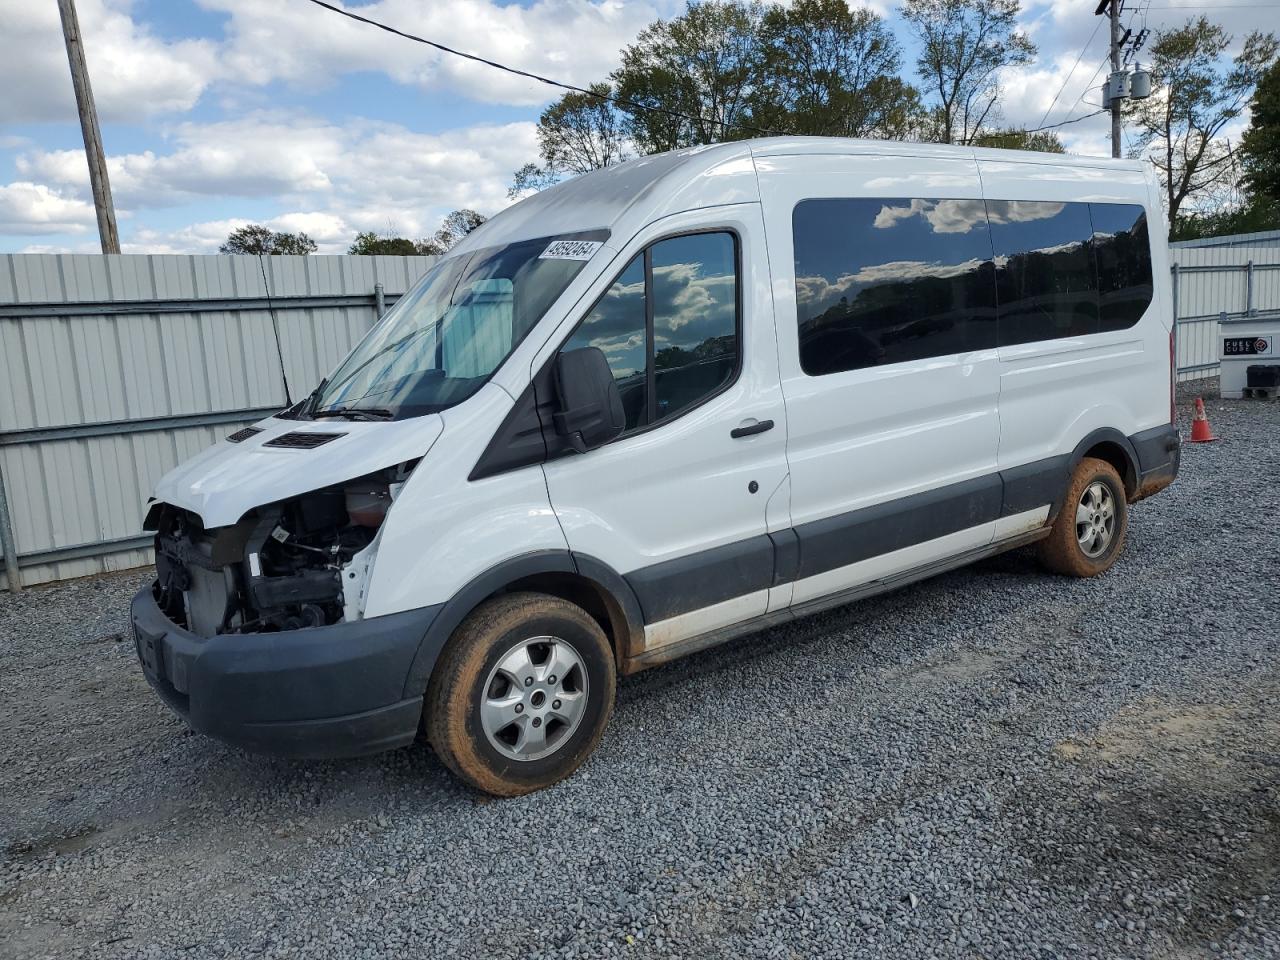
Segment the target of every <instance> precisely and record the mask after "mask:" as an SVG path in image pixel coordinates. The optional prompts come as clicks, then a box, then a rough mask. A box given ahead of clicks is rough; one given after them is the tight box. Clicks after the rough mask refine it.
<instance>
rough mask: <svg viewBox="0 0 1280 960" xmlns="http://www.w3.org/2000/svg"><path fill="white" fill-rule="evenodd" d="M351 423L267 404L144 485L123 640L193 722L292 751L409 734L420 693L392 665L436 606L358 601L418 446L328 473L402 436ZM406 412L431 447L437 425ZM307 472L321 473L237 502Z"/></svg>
mask: <svg viewBox="0 0 1280 960" xmlns="http://www.w3.org/2000/svg"><path fill="white" fill-rule="evenodd" d="M434 419H438V418H434ZM361 426H365V427H366V430H365V436H363V437H352V436H351V435H350V433H348V432H347V431H341V432H335V431H332V430H330V429H329V428H327V427H326V428H325V429H324V430H323V431H321V430H318V429H313V430H308V429H299V425H298V424H291V423H290V422H288V421H286V420H281V419H276V418H272V419H271V420H269V421H264V423H263V424H260V425H259V426H258V427H257V428H250V429H248V430H244V431H240V432H239V433H237V434H233V435H232V438H234V439H228V440H226V441H223V442H222V443H219V444H218V445H216V446H215V447H214V448H213V449H212V450H211V451H207V452H206V454H204V455H202V456H201V457H200V458H197V459H198V462H197V463H194V464H192V465H187V466H185V467H183V468H179V470H178V471H175V474H171V475H170V476H168V477H166V478H165V480H164V481H163V482H162V484H161V486H160V487H159V488H158V489H157V500H156V501H155V502H154V503H153V504H152V505H151V508H150V510H149V512H148V515H147V519H146V528H147V529H148V530H150V531H153V532H154V533H155V554H156V578H155V581H154V583H152V584H151V585H150V586H149V587H147V588H145V589H144V590H142V591H140V592H139V593H138V595H137V596H136V597H135V598H134V601H133V606H132V621H133V630H134V639H135V642H136V644H137V650H138V658H139V660H140V661H141V664H142V667H143V672H144V674H145V676H146V678H147V681H148V682H149V683H150V684H151V686H152V687H153V688H154V689H155V690H156V691H157V692H158V693H159V694H160V696H161V697H162V699H163V700H164V701H165V703H167V704H168V706H169V707H170V708H171V709H173V710H174V711H175V712H176V713H178V714H179V715H180V716H182V717H183V718H184V719H185V720H186V721H187V722H188V723H189V724H190V725H191V726H192V727H193V728H194V729H196V730H199V731H201V732H203V733H208V734H210V735H213V736H216V737H218V738H220V739H222V740H225V741H228V742H231V743H234V744H237V745H240V746H243V747H246V748H249V749H257V750H263V751H268V752H272V753H277V754H282V755H286V756H304V757H325V756H351V755H358V754H363V753H372V752H377V751H380V750H385V749H391V748H394V747H397V746H402V745H405V744H407V743H409V742H411V741H412V740H413V738H414V736H415V735H416V732H417V727H418V719H419V716H420V713H421V696H416V697H410V696H406V695H405V692H404V678H405V676H406V675H407V674H408V672H409V667H410V665H411V664H412V662H413V658H414V657H415V656H416V655H417V652H418V647H419V644H420V642H421V639H422V637H423V635H424V634H425V633H426V630H427V628H428V627H429V626H430V622H431V619H432V612H433V611H432V609H431V608H425V609H420V610H410V611H406V612H404V613H399V614H393V615H390V616H384V617H375V618H371V619H365V618H364V615H363V614H364V606H365V600H366V598H367V591H368V584H369V577H370V574H371V571H372V569H373V564H374V560H375V558H376V555H377V549H378V543H379V536H380V533H381V530H382V528H383V525H384V524H385V522H386V519H387V516H388V515H389V514H390V512H391V511H392V509H393V507H394V504H395V500H396V497H397V495H398V494H399V492H400V490H401V489H403V486H404V484H405V482H406V480H407V479H408V477H409V476H410V475H411V473H412V471H413V468H414V466H415V465H416V464H417V462H418V459H419V458H416V457H415V458H410V459H404V460H401V461H399V462H397V463H394V464H392V465H390V466H387V467H383V468H380V469H377V470H374V471H372V472H369V473H364V474H361V475H360V476H357V477H353V478H351V479H346V480H334V481H331V482H326V475H329V476H332V475H334V474H340V473H341V472H342V471H343V469H344V465H345V464H350V463H352V462H359V460H360V459H361V458H362V454H367V453H368V452H370V450H371V449H372V447H373V445H375V444H376V445H377V446H379V447H381V446H383V443H384V442H385V441H387V440H388V439H389V440H390V444H389V445H390V446H391V447H392V448H393V449H394V448H395V447H397V446H401V445H406V443H408V444H412V443H413V441H412V440H409V439H408V438H407V437H406V438H400V441H399V443H397V442H396V438H394V437H392V438H387V437H386V436H383V435H382V434H384V432H391V433H393V434H394V433H397V432H399V433H404V432H406V431H396V430H395V426H396V425H392V424H386V425H377V426H375V425H373V424H369V425H361ZM416 426H417V427H418V429H416V430H415V431H413V432H414V433H415V434H416V435H417V443H421V444H424V445H425V446H429V445H430V442H431V441H432V440H433V439H434V435H437V434H438V432H439V427H438V424H435V425H432V424H430V423H423V422H422V421H419V422H418V423H417V424H416ZM433 426H434V427H435V429H434V430H433V429H432V427H433ZM369 428H372V429H371V430H370V429H369ZM329 445H332V446H331V449H329V450H328V451H326V450H325V449H324V447H325V446H329ZM233 478H240V479H239V480H235V479H233ZM308 479H310V480H311V481H312V482H314V481H315V480H317V479H319V480H320V481H321V483H322V484H323V485H321V486H318V487H315V488H314V489H309V490H304V491H299V492H297V493H293V494H292V495H289V496H285V497H284V498H283V499H276V500H270V501H267V502H259V503H253V504H250V501H253V500H260V499H262V497H263V496H264V493H265V491H266V490H268V489H270V488H272V487H275V488H277V489H281V488H286V489H287V488H290V487H297V486H302V485H307V481H308Z"/></svg>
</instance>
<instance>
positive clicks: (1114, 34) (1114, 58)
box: [1107, 0, 1124, 157]
mask: <svg viewBox="0 0 1280 960" xmlns="http://www.w3.org/2000/svg"><path fill="white" fill-rule="evenodd" d="M1110 18H1111V76H1112V77H1114V76H1115V75H1116V74H1118V73H1119V72H1120V0H1111V11H1110ZM1107 83H1108V85H1110V83H1111V78H1110V77H1108V78H1107ZM1112 98H1113V99H1112V100H1111V156H1113V157H1119V156H1120V154H1121V148H1122V147H1123V146H1124V144H1123V142H1122V140H1123V134H1122V130H1121V126H1120V110H1121V107H1122V106H1123V104H1124V98H1123V97H1117V96H1115V92H1114V91H1112Z"/></svg>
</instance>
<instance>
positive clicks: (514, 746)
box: [426, 593, 616, 797]
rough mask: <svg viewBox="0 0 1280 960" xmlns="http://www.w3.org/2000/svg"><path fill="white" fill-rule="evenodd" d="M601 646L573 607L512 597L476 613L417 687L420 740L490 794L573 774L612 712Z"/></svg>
mask: <svg viewBox="0 0 1280 960" xmlns="http://www.w3.org/2000/svg"><path fill="white" fill-rule="evenodd" d="M615 686H616V675H615V669H614V661H613V651H612V649H611V648H610V646H609V640H608V638H607V637H605V635H604V631H602V630H601V629H600V625H599V624H598V623H596V621H595V620H593V619H592V618H591V617H590V616H588V615H587V613H586V612H585V611H584V610H582V609H581V608H580V607H578V606H575V605H574V604H572V603H569V602H568V601H567V600H561V599H560V598H559V597H553V596H549V595H547V594H542V593H513V594H507V595H506V596H501V597H496V598H494V599H492V600H488V601H486V602H485V603H483V604H481V605H480V606H479V607H477V608H476V609H475V610H474V611H473V612H472V613H471V615H470V616H468V617H467V619H466V620H464V621H463V623H462V625H461V626H460V627H458V629H457V631H456V632H455V633H454V635H453V637H452V638H450V640H449V643H448V645H447V646H446V647H445V649H444V652H443V653H442V654H441V655H440V659H439V660H438V661H437V662H436V666H435V669H434V670H433V671H432V673H431V682H430V684H429V686H428V689H427V704H426V709H427V719H426V728H427V739H428V740H430V742H431V745H432V746H433V747H434V748H435V750H436V753H437V754H438V755H439V756H440V759H441V760H442V761H443V762H444V764H445V766H447V767H448V768H449V769H450V770H452V771H453V772H454V773H455V774H457V775H458V776H459V777H460V778H461V779H463V780H465V781H466V782H467V783H469V784H471V786H473V787H475V788H476V789H478V790H483V791H484V792H486V793H491V794H493V795H495V796H500V797H515V796H520V795H521V794H525V793H531V792H533V791H534V790H541V789H542V788H543V787H548V786H550V785H551V784H553V783H556V782H557V781H560V780H563V779H564V778H565V777H567V776H569V775H570V774H571V773H573V772H574V771H575V770H576V769H578V767H579V766H581V765H582V762H583V761H584V760H586V758H587V757H588V756H589V755H590V754H591V752H592V751H593V750H594V749H595V747H596V744H597V743H599V742H600V737H601V736H602V735H603V734H604V728H605V724H606V723H608V721H609V716H610V714H611V713H612V712H613V700H614V690H615Z"/></svg>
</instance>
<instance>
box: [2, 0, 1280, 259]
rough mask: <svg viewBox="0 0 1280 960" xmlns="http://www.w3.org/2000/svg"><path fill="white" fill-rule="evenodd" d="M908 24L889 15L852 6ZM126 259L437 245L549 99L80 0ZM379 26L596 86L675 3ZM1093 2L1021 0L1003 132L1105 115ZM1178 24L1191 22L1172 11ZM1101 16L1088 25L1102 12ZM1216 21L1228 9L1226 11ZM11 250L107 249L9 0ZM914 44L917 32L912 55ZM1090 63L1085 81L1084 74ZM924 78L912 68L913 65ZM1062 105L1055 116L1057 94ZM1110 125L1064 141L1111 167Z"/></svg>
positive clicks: (314, 11)
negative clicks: (247, 228)
mask: <svg viewBox="0 0 1280 960" xmlns="http://www.w3.org/2000/svg"><path fill="white" fill-rule="evenodd" d="M855 2H858V3H860V4H862V5H866V6H870V7H872V8H874V9H877V10H878V11H879V12H881V13H884V14H886V15H887V16H888V17H889V18H890V22H891V23H895V22H896V17H895V15H894V7H893V5H892V4H890V3H887V2H882V0H855ZM1259 2H1260V0H1223V2H1221V3H1217V4H1204V3H1202V4H1194V5H1192V4H1185V5H1184V4H1183V3H1182V0H1147V3H1145V4H1140V3H1139V2H1138V0H1130V9H1129V10H1128V11H1127V12H1126V20H1132V21H1133V22H1135V23H1139V22H1140V21H1141V19H1143V18H1145V19H1146V20H1147V21H1148V23H1149V25H1150V26H1152V27H1158V26H1161V25H1163V24H1168V23H1176V22H1179V21H1181V20H1182V19H1185V17H1186V16H1188V15H1190V14H1194V13H1199V12H1201V11H1205V12H1209V13H1210V15H1211V16H1212V17H1213V18H1214V19H1216V20H1218V21H1220V22H1222V23H1223V24H1224V25H1225V26H1227V27H1228V29H1230V30H1232V31H1233V32H1235V33H1236V34H1237V35H1239V36H1243V34H1244V33H1245V32H1247V31H1248V30H1249V29H1255V28H1259V27H1264V26H1266V25H1267V24H1268V23H1269V22H1270V21H1271V20H1273V19H1274V14H1275V13H1276V10H1275V9H1274V8H1267V7H1262V6H1257V7H1255V8H1254V9H1252V10H1250V9H1246V8H1243V7H1241V3H1259ZM77 5H78V8H79V12H80V20H81V26H82V29H83V33H84V38H85V48H86V52H87V56H88V60H89V68H90V73H91V76H92V81H93V84H94V92H95V96H96V98H97V101H98V106H99V112H100V114H101V117H102V124H103V140H104V143H105V145H106V150H107V154H108V166H109V169H110V172H111V179H112V187H113V190H114V192H115V199H116V207H117V211H118V215H119V221H120V232H121V238H122V241H123V244H124V248H125V250H126V251H128V252H212V251H213V250H216V247H217V245H218V243H219V242H220V241H221V240H223V239H225V237H226V234H227V233H228V232H229V230H230V229H232V228H233V227H235V226H237V225H239V224H241V223H244V222H248V221H256V222H266V223H268V224H270V225H272V226H274V227H276V228H278V229H294V230H296V229H302V230H306V232H307V233H309V234H310V235H312V236H313V237H314V238H315V239H316V240H317V241H318V242H319V243H320V245H321V251H322V252H341V251H342V250H344V249H345V247H346V245H347V244H348V243H349V242H350V240H351V238H352V237H353V236H354V235H355V233H357V232H358V231H361V230H374V231H375V232H378V233H385V232H394V233H399V234H406V235H410V236H422V235H426V234H429V233H430V232H432V231H433V230H434V229H435V227H436V225H437V224H438V223H439V221H440V219H441V218H442V217H443V216H444V214H446V213H447V212H448V211H450V210H452V209H456V208H458V207H463V206H467V207H472V208H474V209H477V210H479V211H481V212H482V213H486V214H492V213H494V212H496V211H497V210H499V209H501V207H502V206H503V205H505V204H506V203H507V202H508V200H507V198H506V189H507V187H508V185H509V184H510V181H511V173H512V171H514V170H515V169H516V168H518V167H519V166H520V165H521V164H523V163H525V162H528V161H531V160H534V159H536V140H535V138H534V124H535V121H536V119H537V115H538V113H539V111H540V110H541V109H542V107H544V106H545V105H546V103H547V102H548V101H549V100H550V99H551V97H552V96H554V92H553V91H551V90H550V89H549V88H547V87H545V86H543V85H541V84H537V83H534V82H532V81H529V80H526V79H522V78H518V77H512V76H509V75H506V74H502V73H500V72H497V71H493V70H491V69H489V68H485V67H482V66H479V65H476V64H471V63H468V62H466V61H460V60H457V59H454V58H450V57H447V56H446V55H443V54H440V53H437V52H434V51H431V50H429V49H427V48H424V47H423V46H421V45H419V44H414V43H411V42H409V41H406V40H402V39H400V38H397V37H393V36H390V35H388V34H385V33H383V32H381V31H378V30H374V29H372V28H369V27H366V26H364V25H361V24H357V23H355V22H352V21H349V20H347V19H346V18H343V17H339V16H337V15H335V14H332V13H329V12H327V11H324V10H322V9H320V8H318V7H316V6H314V5H312V4H310V3H308V2H306V0H271V2H262V0H77ZM349 5H350V6H351V7H353V8H355V7H358V8H359V9H360V10H361V12H363V13H366V14H367V15H369V16H371V17H373V18H375V19H379V20H384V21H386V22H388V23H391V24H394V25H396V26H399V27H402V28H403V29H405V30H408V31H410V32H414V33H418V34H421V35H423V36H427V37H431V38H433V39H436V40H439V41H440V42H442V43H446V44H449V45H450V46H454V47H457V48H460V49H464V50H469V51H472V52H475V53H479V54H483V55H487V56H490V57H493V58H494V59H498V60H501V61H503V62H507V63H510V64H512V65H513V66H517V67H521V68H523V69H527V70H531V71H534V72H538V73H543V74H546V75H550V76H553V77H556V78H562V79H564V80H566V81H568V82H571V83H578V84H585V83H588V82H590V81H592V80H595V79H600V78H603V77H604V76H606V75H607V74H608V72H609V71H610V70H611V69H613V67H614V66H616V64H617V59H618V51H619V50H620V49H621V48H622V47H623V46H624V45H626V44H627V43H629V42H631V41H632V40H633V39H634V38H635V36H636V34H637V33H638V32H639V30H640V29H642V28H643V27H644V26H645V25H646V24H648V23H650V22H651V21H652V20H654V19H655V18H657V17H659V16H670V15H672V14H673V13H677V12H679V10H680V9H682V8H683V3H682V2H678V0H646V2H626V3H624V2H619V0H527V2H524V3H503V2H498V0H432V2H422V0H377V2H372V3H361V4H356V3H354V2H353V3H350V4H349ZM1093 6H1094V4H1093V0H1089V2H1088V3H1070V4H1066V3H1057V4H1054V3H1052V2H1050V0H1024V13H1023V18H1022V25H1023V29H1024V30H1025V31H1026V32H1027V33H1028V34H1029V35H1030V36H1031V37H1032V39H1033V40H1034V41H1035V42H1036V43H1037V44H1038V45H1039V48H1040V53H1039V56H1038V58H1037V61H1036V62H1035V63H1034V64H1032V65H1030V66H1029V67H1027V68H1024V69H1021V70H1018V71H1016V72H1012V73H1010V74H1009V75H1008V76H1007V77H1006V78H1005V90H1006V94H1005V103H1004V107H1003V109H1004V114H1005V118H1006V120H1008V121H1009V122H1012V123H1018V124H1021V125H1026V126H1035V125H1038V124H1039V123H1040V122H1041V119H1042V117H1043V116H1044V114H1045V111H1046V110H1048V111H1049V114H1048V120H1049V122H1053V121H1056V120H1061V119H1064V118H1066V117H1068V116H1079V115H1081V114H1084V113H1087V112H1090V111H1091V110H1092V109H1094V108H1093V107H1092V106H1090V105H1089V104H1088V101H1089V100H1092V99H1093V98H1094V96H1095V93H1094V92H1093V91H1091V90H1090V89H1088V85H1089V81H1090V80H1091V79H1092V80H1093V81H1094V82H1093V84H1092V86H1094V87H1096V86H1097V83H1098V82H1100V81H1099V80H1098V79H1097V78H1098V76H1099V75H1098V74H1097V72H1096V69H1095V68H1097V67H1098V65H1099V64H1100V63H1101V61H1102V58H1103V56H1104V54H1105V52H1106V50H1105V45H1104V35H1105V30H1100V31H1099V32H1098V34H1097V35H1096V37H1094V39H1093V42H1092V44H1088V45H1087V44H1086V41H1087V40H1088V39H1089V38H1090V35H1091V34H1092V32H1093V29H1094V27H1095V25H1096V23H1097V21H1096V19H1095V18H1094V16H1093ZM1172 6H1179V7H1180V9H1169V8H1170V7H1172ZM1086 7H1087V9H1086ZM1215 7H1216V9H1214V8H1215ZM0 23H4V24H5V29H4V32H3V35H0V90H4V91H5V95H4V96H3V97H0V251H3V252H14V251H86V252H93V251H96V249H97V232H96V226H95V221H94V216H93V208H92V205H91V203H90V202H89V192H88V174H87V171H86V166H85V161H84V156H83V148H82V143H81V140H80V129H79V125H78V123H77V122H76V115H75V108H74V102H73V100H72V95H71V83H70V78H69V74H68V70H67V63H66V53H65V49H64V47H63V44H62V37H61V32H60V28H59V24H58V17H57V11H56V5H55V4H54V3H53V2H52V0H38V2H37V0H0ZM902 39H903V40H904V41H905V40H906V38H905V36H903V37H902ZM1082 49H1083V51H1084V55H1083V57H1082V58H1081V59H1080V65H1079V66H1078V67H1077V68H1076V69H1075V70H1074V72H1072V70H1071V68H1072V66H1073V65H1074V64H1075V62H1076V59H1077V56H1078V55H1079V54H1080V53H1081V51H1082ZM908 69H909V65H908ZM1058 90H1062V95H1061V96H1060V97H1059V98H1058V101H1057V103H1056V104H1054V105H1053V107H1052V109H1049V108H1050V102H1051V100H1052V97H1053V95H1054V93H1055V92H1057V91H1058ZM1106 132H1107V127H1106V124H1105V122H1104V119H1103V118H1098V119H1096V120H1091V121H1086V122H1083V123H1079V124H1073V125H1071V126H1068V127H1064V128H1063V129H1062V133H1063V134H1064V139H1065V140H1066V142H1067V146H1068V148H1069V149H1072V150H1074V151H1077V152H1082V153H1105V152H1107V151H1108V149H1109V147H1108V144H1107V140H1106Z"/></svg>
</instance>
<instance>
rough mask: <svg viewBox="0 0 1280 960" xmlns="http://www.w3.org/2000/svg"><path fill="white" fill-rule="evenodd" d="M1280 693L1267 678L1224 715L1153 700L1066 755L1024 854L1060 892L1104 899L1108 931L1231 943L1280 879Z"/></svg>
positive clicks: (1040, 799) (1038, 809)
mask: <svg viewBox="0 0 1280 960" xmlns="http://www.w3.org/2000/svg"><path fill="white" fill-rule="evenodd" d="M1278 694H1280V676H1278V675H1277V674H1275V673H1272V674H1271V675H1269V676H1267V677H1266V678H1265V679H1263V680H1262V681H1261V682H1259V683H1258V684H1257V685H1255V686H1251V687H1249V688H1247V689H1242V690H1240V691H1239V695H1238V697H1237V698H1235V699H1233V700H1231V701H1229V702H1218V703H1207V704H1196V705H1181V704H1180V705H1176V706H1174V705H1169V704H1165V703H1161V702H1160V701H1158V700H1155V699H1149V700H1147V701H1146V702H1143V703H1141V704H1138V705H1136V706H1134V707H1132V708H1130V709H1128V710H1125V711H1123V712H1122V713H1121V714H1119V715H1118V716H1117V717H1116V718H1115V719H1114V720H1112V721H1111V722H1110V723H1108V724H1106V726H1105V727H1103V728H1102V729H1101V730H1100V731H1099V732H1098V734H1097V735H1096V736H1094V737H1092V738H1090V739H1087V740H1068V741H1064V742H1062V743H1059V744H1058V745H1057V746H1056V747H1055V748H1054V749H1053V754H1054V756H1055V757H1056V759H1057V760H1058V761H1059V763H1057V764H1056V765H1055V766H1053V767H1052V768H1050V770H1051V772H1050V773H1049V774H1048V776H1049V778H1050V780H1051V781H1052V782H1050V783H1049V784H1048V785H1047V789H1045V790H1043V791H1037V794H1036V801H1035V804H1034V805H1029V806H1028V808H1027V809H1025V810H1021V811H1019V813H1020V814H1021V816H1019V817H1017V818H1015V822H1018V823H1026V824H1030V825H1032V827H1031V829H1028V830H1027V831H1026V832H1025V833H1024V834H1023V835H1021V836H1020V837H1019V838H1018V841H1019V843H1020V844H1021V845H1022V846H1023V847H1024V848H1025V850H1026V852H1027V853H1028V855H1029V856H1030V857H1031V859H1032V860H1033V861H1035V862H1036V863H1037V864H1038V865H1039V866H1040V868H1041V869H1042V870H1043V871H1044V875H1045V876H1046V877H1049V878H1051V879H1052V880H1053V881H1054V882H1055V883H1057V884H1060V885H1063V886H1064V887H1066V888H1069V889H1073V890H1078V891H1080V892H1081V893H1082V894H1086V892H1087V891H1090V890H1092V891H1097V890H1098V889H1099V888H1102V889H1103V890H1109V891H1110V892H1111V894H1112V895H1113V899H1112V901H1111V902H1110V903H1106V902H1102V903H1098V904H1096V906H1097V907H1098V908H1099V909H1098V913H1099V915H1101V916H1102V917H1104V919H1103V920H1101V921H1099V922H1100V923H1101V924H1103V925H1104V927H1105V925H1107V924H1113V925H1114V926H1116V927H1118V928H1119V929H1120V930H1123V931H1127V932H1130V933H1131V934H1133V935H1134V937H1135V938H1137V940H1138V941H1139V942H1141V941H1143V940H1147V939H1148V938H1151V939H1154V940H1155V941H1156V942H1160V941H1165V942H1172V943H1173V944H1177V945H1182V946H1187V947H1200V948H1209V949H1211V950H1212V949H1214V948H1215V947H1214V945H1215V944H1221V943H1223V942H1227V941H1229V940H1230V939H1231V937H1232V934H1233V933H1235V932H1237V931H1238V930H1239V928H1241V927H1243V926H1244V925H1246V924H1247V923H1249V922H1250V920H1251V919H1253V912H1254V910H1255V909H1256V907H1257V903H1258V901H1259V900H1260V899H1261V902H1262V903H1264V904H1265V903H1267V902H1268V901H1269V896H1268V895H1269V894H1273V893H1275V892H1276V890H1277V881H1278V880H1280V753H1278V752H1277V750H1278V749H1280V746H1278V745H1280V715H1278V714H1277V712H1276V709H1275V705H1276V702H1277V695H1278ZM1045 797H1052V798H1055V799H1053V800H1052V801H1051V802H1049V803H1048V804H1046V803H1045ZM1086 895H1087V894H1086ZM1095 897H1096V893H1095Z"/></svg>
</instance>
